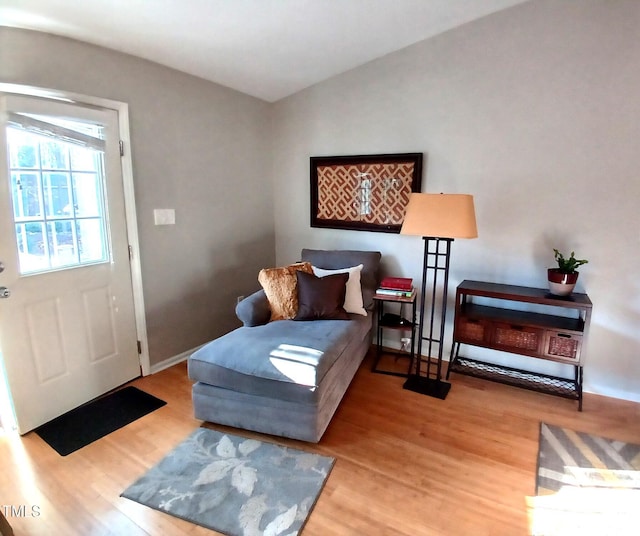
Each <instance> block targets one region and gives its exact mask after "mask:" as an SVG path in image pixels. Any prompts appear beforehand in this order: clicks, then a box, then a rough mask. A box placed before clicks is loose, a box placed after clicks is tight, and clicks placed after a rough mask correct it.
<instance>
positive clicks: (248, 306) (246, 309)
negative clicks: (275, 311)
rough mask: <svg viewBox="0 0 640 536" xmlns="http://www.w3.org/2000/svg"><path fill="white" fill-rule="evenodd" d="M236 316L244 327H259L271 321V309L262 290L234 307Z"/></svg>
mask: <svg viewBox="0 0 640 536" xmlns="http://www.w3.org/2000/svg"><path fill="white" fill-rule="evenodd" d="M236 316H237V317H238V318H239V319H240V320H241V321H242V323H243V324H244V325H245V326H246V327H253V326H261V325H263V324H266V323H267V322H269V320H270V319H271V307H270V306H269V300H267V295H266V294H265V293H264V290H258V291H257V292H254V293H253V294H251V295H250V296H247V297H246V298H245V299H244V300H241V301H240V302H238V305H236Z"/></svg>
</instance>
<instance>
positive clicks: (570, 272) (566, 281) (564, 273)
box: [547, 248, 589, 296]
mask: <svg viewBox="0 0 640 536" xmlns="http://www.w3.org/2000/svg"><path fill="white" fill-rule="evenodd" d="M553 253H554V256H555V259H556V262H557V263H558V267H557V268H549V269H548V270H547V276H548V279H549V292H551V294H555V295H556V296H568V295H569V294H571V293H572V292H573V289H574V287H575V286H576V281H578V276H579V275H580V272H578V271H577V270H576V269H577V268H578V267H579V266H582V265H583V264H587V263H588V262H589V261H588V260H586V259H576V254H575V251H572V252H571V256H569V257H568V258H567V257H565V256H564V255H563V254H562V253H560V252H559V251H558V250H557V249H555V248H554V249H553Z"/></svg>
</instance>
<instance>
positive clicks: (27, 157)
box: [9, 129, 39, 169]
mask: <svg viewBox="0 0 640 536" xmlns="http://www.w3.org/2000/svg"><path fill="white" fill-rule="evenodd" d="M11 131H12V137H11V140H12V143H11V145H10V146H9V165H10V166H11V167H12V168H22V169H27V168H37V167H38V165H39V153H38V141H37V140H36V138H35V137H34V136H31V135H30V134H27V133H26V132H20V131H16V130H14V129H11Z"/></svg>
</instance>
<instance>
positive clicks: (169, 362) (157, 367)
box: [150, 344, 204, 374]
mask: <svg viewBox="0 0 640 536" xmlns="http://www.w3.org/2000/svg"><path fill="white" fill-rule="evenodd" d="M203 346H204V344H201V345H200V346H196V347H195V348H192V349H191V350H187V351H186V352H182V353H181V354H178V355H174V356H173V357H168V358H167V359H165V360H164V361H160V363H155V364H153V365H151V369H150V370H151V372H150V374H155V373H156V372H160V371H161V370H164V369H168V368H169V367H172V366H173V365H177V364H178V363H182V362H183V361H186V360H187V359H189V356H190V355H191V354H192V353H193V352H195V351H196V350H198V349H199V348H202V347H203Z"/></svg>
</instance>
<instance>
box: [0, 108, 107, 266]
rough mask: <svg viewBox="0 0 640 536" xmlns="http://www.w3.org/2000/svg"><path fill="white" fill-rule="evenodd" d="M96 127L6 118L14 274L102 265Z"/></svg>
mask: <svg viewBox="0 0 640 536" xmlns="http://www.w3.org/2000/svg"><path fill="white" fill-rule="evenodd" d="M101 130H102V127H101V126H99V125H92V124H86V123H79V122H73V121H65V120H61V119H59V118H51V117H38V116H27V115H21V114H10V118H9V126H8V128H7V139H8V149H9V166H10V177H11V194H12V202H13V216H14V222H15V233H16V243H17V248H18V253H19V261H20V273H22V274H31V273H38V272H42V271H48V270H55V269H61V268H70V267H74V266H80V265H84V264H93V263H100V262H106V261H108V260H109V251H108V246H107V227H106V221H105V210H104V195H103V192H104V159H103V156H104V142H103V141H102V133H101Z"/></svg>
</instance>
